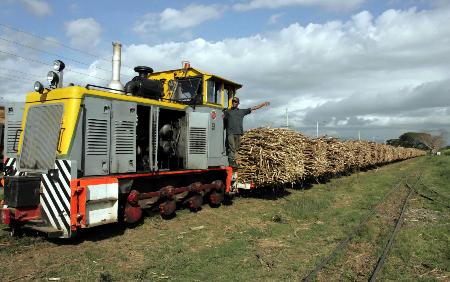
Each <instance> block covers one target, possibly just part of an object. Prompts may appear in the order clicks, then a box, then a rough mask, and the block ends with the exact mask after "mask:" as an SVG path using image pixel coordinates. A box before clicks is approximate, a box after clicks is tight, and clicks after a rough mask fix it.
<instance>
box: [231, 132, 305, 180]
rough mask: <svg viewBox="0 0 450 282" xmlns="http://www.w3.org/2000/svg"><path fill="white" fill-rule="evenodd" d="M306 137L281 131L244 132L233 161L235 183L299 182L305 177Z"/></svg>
mask: <svg viewBox="0 0 450 282" xmlns="http://www.w3.org/2000/svg"><path fill="white" fill-rule="evenodd" d="M306 142H307V138H306V137H305V136H304V135H302V134H301V133H299V132H296V131H293V130H290V129H284V128H256V129H251V130H249V131H246V132H245V134H244V135H243V136H242V139H241V147H240V149H239V151H238V154H237V158H236V161H237V163H238V165H239V180H240V181H242V182H247V183H248V182H253V183H254V184H255V185H257V186H271V185H283V184H287V183H295V182H300V181H301V180H302V179H303V178H304V177H305V168H304V159H305V158H304V155H303V152H304V148H305V144H306Z"/></svg>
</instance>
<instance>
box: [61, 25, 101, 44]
mask: <svg viewBox="0 0 450 282" xmlns="http://www.w3.org/2000/svg"><path fill="white" fill-rule="evenodd" d="M65 27H66V36H67V37H69V38H70V43H71V44H72V45H73V46H75V47H77V48H82V49H88V48H92V47H95V46H97V45H98V44H99V43H100V35H101V33H102V27H101V26H100V24H99V23H98V22H97V21H96V20H94V19H93V18H83V19H77V20H74V21H70V22H67V23H66V24H65Z"/></svg>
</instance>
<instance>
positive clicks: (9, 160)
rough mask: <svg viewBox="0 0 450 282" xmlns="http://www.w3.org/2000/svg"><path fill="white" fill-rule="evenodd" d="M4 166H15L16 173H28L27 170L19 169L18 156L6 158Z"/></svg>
mask: <svg viewBox="0 0 450 282" xmlns="http://www.w3.org/2000/svg"><path fill="white" fill-rule="evenodd" d="M4 167H12V168H14V175H26V173H25V172H19V171H17V162H16V158H6V159H5V162H4Z"/></svg>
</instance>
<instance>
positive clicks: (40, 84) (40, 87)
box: [34, 81, 44, 94]
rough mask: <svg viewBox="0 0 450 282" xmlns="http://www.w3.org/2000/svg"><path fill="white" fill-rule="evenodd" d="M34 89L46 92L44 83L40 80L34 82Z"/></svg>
mask: <svg viewBox="0 0 450 282" xmlns="http://www.w3.org/2000/svg"><path fill="white" fill-rule="evenodd" d="M34 91H36V92H38V93H41V94H42V92H44V85H42V83H40V82H39V81H36V82H35V83H34Z"/></svg>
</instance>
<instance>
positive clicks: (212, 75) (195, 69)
mask: <svg viewBox="0 0 450 282" xmlns="http://www.w3.org/2000/svg"><path fill="white" fill-rule="evenodd" d="M185 71H193V72H197V73H199V74H202V75H206V76H210V77H212V78H214V79H217V80H221V81H223V82H225V83H227V84H231V85H232V86H234V87H235V88H236V89H239V88H242V84H239V83H236V82H234V81H231V80H228V79H226V78H223V77H220V76H218V75H215V74H212V73H208V72H205V71H202V70H199V69H197V68H192V67H189V68H186V69H184V68H182V69H172V70H166V71H160V72H153V73H151V74H150V77H151V76H154V75H155V76H156V75H159V74H164V73H166V74H167V73H174V72H185Z"/></svg>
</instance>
